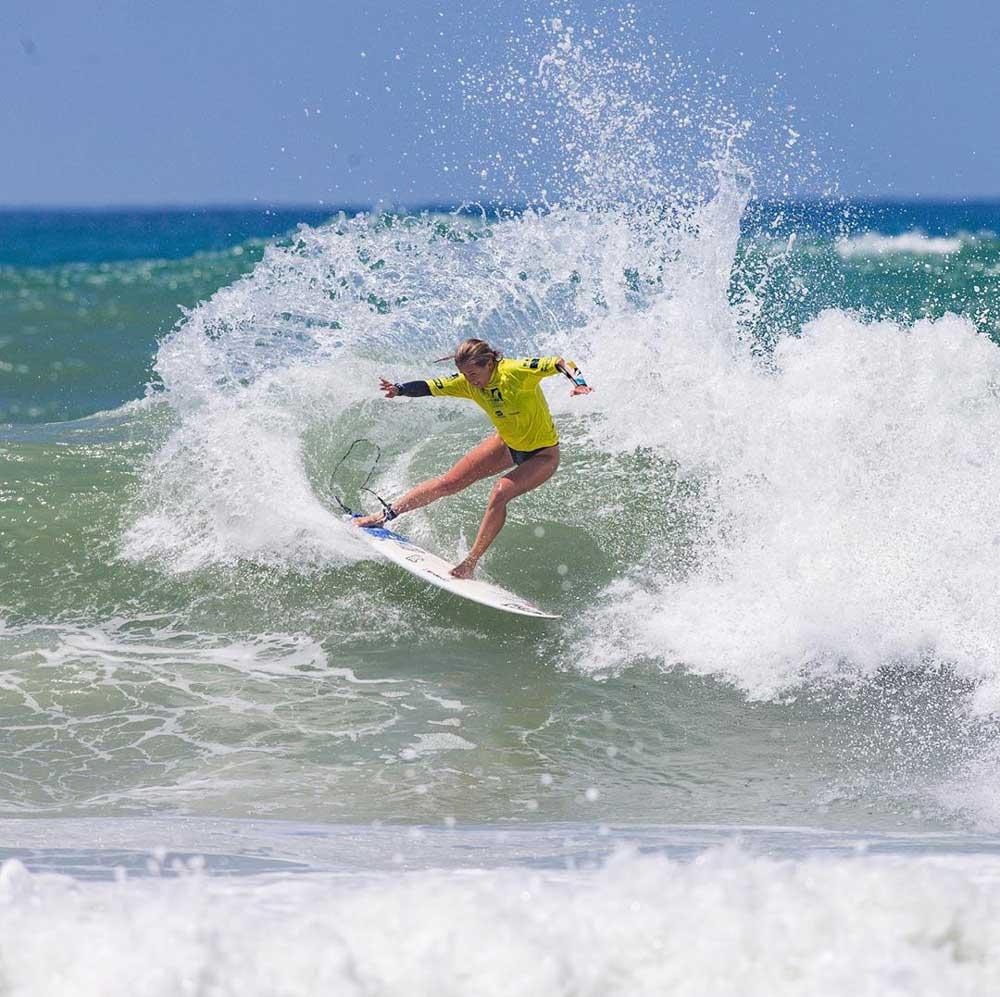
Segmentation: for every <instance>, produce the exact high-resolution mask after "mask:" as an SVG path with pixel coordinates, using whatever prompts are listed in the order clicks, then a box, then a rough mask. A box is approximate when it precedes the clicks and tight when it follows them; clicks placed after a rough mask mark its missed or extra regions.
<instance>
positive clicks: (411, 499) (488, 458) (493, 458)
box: [354, 435, 514, 526]
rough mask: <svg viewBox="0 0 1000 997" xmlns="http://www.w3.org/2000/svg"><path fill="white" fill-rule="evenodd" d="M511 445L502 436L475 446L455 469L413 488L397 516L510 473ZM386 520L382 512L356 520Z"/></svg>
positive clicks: (360, 523) (398, 506)
mask: <svg viewBox="0 0 1000 997" xmlns="http://www.w3.org/2000/svg"><path fill="white" fill-rule="evenodd" d="M513 463H514V462H513V460H511V456H510V451H509V450H508V449H507V444H506V443H504V441H503V440H502V439H500V437H499V435H493V436H489V437H487V438H486V439H485V440H483V442H482V443H480V444H478V445H477V446H474V447H473V448H472V449H471V450H470V451H469V452H468V453H467V454H466V455H465V456H464V457H462V458H461V459H460V460H459V461H458V462H457V463H456V464H455V466H454V467H452V468H451V469H450V470H448V471H445V473H444V474H442V475H440V476H439V477H437V478H431V479H429V480H428V481H423V482H421V483H420V484H419V485H417V486H416V487H414V488H411V489H410V490H409V491H408V492H407V493H406V494H405V495H403V496H402V497H400V498H398V499H397V500H396V501H395V502H393V503H392V507H393V509H395V510H396V513H397V514H399V515H402V514H403V513H404V512H412V511H413V510H414V509H419V508H420V507H421V506H424V505H429V504H430V503H431V502H436V501H437V500H438V499H439V498H444V497H445V496H446V495H454V494H455V493H456V492H460V491H462V489H463V488H468V487H469V485H472V484H475V482H477V481H480V480H481V479H482V478H489V477H491V476H492V475H494V474H499V473H500V472H501V471H506V470H507V468H509V467H510V466H511V465H512V464H513ZM382 520H383V514H382V513H376V514H375V515H374V516H363V517H361V518H359V519H355V520H354V525H355V526H374V525H376V524H377V523H381V522H382Z"/></svg>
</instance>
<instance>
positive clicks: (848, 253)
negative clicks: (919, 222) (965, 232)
mask: <svg viewBox="0 0 1000 997" xmlns="http://www.w3.org/2000/svg"><path fill="white" fill-rule="evenodd" d="M966 241H967V238H964V237H963V236H961V235H955V236H931V235H927V234H926V233H924V232H922V231H920V229H913V230H912V231H910V232H901V233H900V234H899V235H883V234H882V233H881V232H865V233H864V234H862V235H854V236H848V237H846V238H843V239H838V240H837V242H836V244H835V245H836V249H837V254H838V255H839V256H840V257H841V259H852V258H854V257H863V256H892V255H895V254H898V253H911V254H913V255H915V256H950V255H951V254H952V253H957V252H959V251H960V250H961V248H962V246H963V245H964V243H965V242H966Z"/></svg>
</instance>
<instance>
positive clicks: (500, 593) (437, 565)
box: [357, 526, 562, 620]
mask: <svg viewBox="0 0 1000 997" xmlns="http://www.w3.org/2000/svg"><path fill="white" fill-rule="evenodd" d="M357 530H358V533H359V534H360V535H361V536H362V537H364V538H365V540H367V541H368V542H369V543H370V544H371V545H372V546H373V547H374V548H375V549H376V550H377V551H378V552H379V553H380V554H381V555H382V556H383V557H384V558H386V559H387V560H389V561H392V563H393V564H397V565H399V567H401V568H404V569H405V570H406V571H409V572H410V574H411V575H414V576H415V577H416V578H420V579H422V580H423V581H425V582H429V583H430V584H431V585H436V586H437V587H438V588H440V589H444V591H445V592H450V593H451V594H452V595H457V596H461V597H462V598H463V599H468V600H469V601H470V602H476V603H479V605H481V606H489V607H490V608H492V609H498V610H500V611H501V612H503V613H513V614H515V615H516V616H533V617H535V618H536V619H539V620H559V619H562V617H561V616H558V615H555V614H553V613H546V612H545V610H544V609H540V608H539V607H538V606H536V605H534V604H533V603H531V602H529V601H528V600H527V599H522V598H521V597H520V596H519V595H516V594H515V593H513V592H510V591H508V590H507V589H505V588H501V587H500V586H499V585H493V584H492V583H491V582H484V581H480V580H479V579H478V578H452V577H451V575H450V574H449V572H450V571H451V568H452V565H450V564H449V563H448V562H447V561H445V560H444V558H441V557H438V556H437V554H432V553H431V552H430V551H428V550H424V548H423V547H421V546H419V545H418V544H415V543H414V542H413V541H412V540H410V539H409V538H408V537H405V536H403V534H402V533H396V532H395V530H390V529H387V528H386V527H384V526H362V527H357Z"/></svg>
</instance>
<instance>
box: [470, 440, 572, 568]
mask: <svg viewBox="0 0 1000 997" xmlns="http://www.w3.org/2000/svg"><path fill="white" fill-rule="evenodd" d="M558 466H559V447H558V445H557V446H554V447H550V448H548V449H547V450H545V451H543V452H542V453H539V454H536V455H535V456H534V457H532V458H531V459H530V460H526V461H525V462H524V463H523V464H521V465H520V466H519V467H515V468H514V470H513V471H510V472H508V473H507V474H505V475H504V476H503V477H502V478H501V479H500V480H499V481H498V482H497V483H496V484H495V485H494V486H493V491H492V492H491V493H490V501H489V504H488V505H487V506H486V514H485V515H484V516H483V521H482V523H481V524H480V526H479V533H478V534H477V535H476V542H475V543H474V544H473V545H472V550H470V551H469V555H468V557H466V559H465V560H464V561H463V562H462V563H461V564H457V565H455V567H454V568H452V569H451V574H452V575H453V576H454V577H455V578H471V577H472V573H473V572H474V571H475V570H476V565H477V564H478V563H479V559H480V558H481V557H482V556H483V554H485V553H486V551H487V549H488V548H489V546H490V544H491V543H493V541H494V540H496V537H497V534H498V533H499V532H500V530H501V529H502V528H503V524H504V522H505V521H506V519H507V503H508V502H510V501H511V500H512V499H515V498H517V496H518V495H523V494H524V493H525V492H530V491H531V490H532V489H533V488H537V487H538V486H539V485H541V484H544V483H545V482H546V481H548V480H549V478H551V477H552V475H553V474H555V473H556V468H557V467H558Z"/></svg>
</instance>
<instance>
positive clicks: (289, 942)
mask: <svg viewBox="0 0 1000 997" xmlns="http://www.w3.org/2000/svg"><path fill="white" fill-rule="evenodd" d="M566 46H567V47H565V48H564V47H563V43H562V42H560V43H559V47H558V48H557V52H556V54H557V55H558V54H559V53H564V52H568V51H570V49H571V48H572V45H571V42H566ZM553 58H555V57H553ZM581 59H582V57H581ZM566 62H567V65H568V66H569V69H568V70H566V73H567V74H568V75H564V76H562V77H559V79H560V81H561V82H560V85H559V86H558V87H556V86H553V87H551V88H550V89H549V91H548V94H549V97H550V98H551V99H552V100H554V101H555V103H556V106H557V107H561V108H566V107H572V108H575V109H576V111H578V112H579V114H580V115H581V116H582V119H583V120H584V123H585V124H587V123H589V124H593V123H594V120H595V119H594V117H593V116H594V115H596V116H597V117H598V118H600V116H601V115H603V114H606V113H612V112H613V113H616V114H617V113H620V104H619V105H616V104H615V103H614V102H613V101H608V102H604V103H593V102H590V103H588V102H586V101H582V102H581V101H576V103H574V100H575V99H576V97H578V96H579V95H580V94H581V93H584V92H588V91H586V88H587V86H590V85H592V84H594V80H595V79H596V81H597V83H599V84H600V86H601V87H602V88H603V89H602V90H601V92H602V93H604V92H606V91H607V88H608V86H610V84H609V83H608V81H609V79H610V78H611V76H613V75H614V74H613V72H612V70H614V72H618V71H621V65H619V64H615V65H613V66H612V65H611V64H610V63H602V64H600V65H599V66H598V67H597V69H598V70H600V72H598V71H597V70H593V71H592V72H591V71H588V72H589V73H590V75H588V73H587V72H583V71H582V70H580V69H579V67H580V65H582V64H583V63H582V62H581V61H580V60H579V59H578V60H577V61H576V62H573V61H572V60H570V59H569V57H568V56H567V57H566ZM544 65H550V66H551V63H549V64H546V63H544V61H543V66H544ZM602 67H603V68H602ZM609 67H610V68H609ZM570 70H572V72H570ZM540 72H541V70H540ZM573 73H576V74H577V75H575V76H574V75H573ZM595 74H596V75H595ZM672 81H673V82H676V81H675V80H674V79H673V78H671V80H668V82H672ZM553 95H554V96H553ZM630 106H631V105H630ZM649 106H652V105H649ZM616 107H618V110H615V108H616ZM608 108H611V111H609V110H608ZM567 114H568V112H567ZM676 117H677V116H676V115H675V118H676ZM640 119H641V121H640V124H641V126H642V127H639V126H636V127H634V128H631V130H630V129H629V128H616V129H605V130H604V131H603V132H602V134H603V135H604V140H603V144H601V143H598V144H597V146H596V147H595V148H588V149H587V150H585V151H586V155H585V156H581V153H580V148H579V141H578V139H579V134H581V133H583V132H585V131H586V129H584V128H582V127H581V128H580V129H578V130H577V131H572V129H569V125H567V124H566V121H567V120H568V119H567V118H559V119H558V121H557V123H559V122H561V123H562V124H563V125H564V126H565V128H564V132H565V133H567V134H568V132H566V131H565V130H566V129H569V131H570V132H572V136H575V138H574V139H573V142H572V143H570V142H567V145H566V148H567V150H572V155H571V156H570V159H572V162H573V163H574V164H575V166H574V169H573V170H567V171H565V172H564V174H563V177H564V178H565V176H569V175H570V174H572V176H573V177H574V178H575V179H574V184H575V186H574V187H573V189H572V192H571V194H568V195H566V196H565V197H561V198H558V199H557V198H556V197H555V196H554V195H552V196H548V197H546V198H540V199H536V200H530V199H525V200H524V201H522V202H521V203H518V204H516V206H514V207H512V208H504V207H502V206H500V205H499V204H487V205H478V204H469V203H455V204H451V205H436V206H433V207H428V208H426V209H422V210H416V209H410V210H403V209H401V208H391V207H386V208H377V209H370V210H367V211H360V210H358V209H356V208H349V207H347V206H345V207H344V209H343V210H341V209H339V208H330V207H316V206H314V207H309V208H301V209H296V208H293V207H284V208H280V209H263V208H261V209H250V208H190V209H180V208H172V209H171V208H163V209H153V208H149V209H118V210H89V211H82V210H81V211H71V210H5V211H2V212H0V552H2V555H0V567H2V570H0V714H2V718H3V725H2V731H3V748H4V750H3V752H2V754H0V861H2V865H0V994H10V995H12V997H14V995H17V997H21V995H29V994H30V995H35V994H73V995H81V997H86V995H94V997H97V995H101V997H108V995H115V994H122V995H126V994H127V995H130V997H131V995H139V994H141V995H147V994H148V995H156V997H160V995H164V997H165V995H176V994H198V995H205V997H218V995H230V994H232V995H236V994H239V995H276V994H281V995H289V997H293V995H307V994H309V995H312V994H318V993H330V994H347V995H354V994H357V995H362V994H435V995H438V994H455V995H466V994H504V995H510V994H524V995H534V994H545V995H555V994H567V995H570V994H572V995H595V997H596V995H606V994H622V995H636V994H663V993H670V994H692V995H695V994H698V995H702V994H761V995H765V994H766V995H775V994H786V993H787V994H800V993H810V994H831V995H834V994H843V993H847V992H852V993H858V994H873V995H874V994H880V995H881V994H942V993H947V994H977V995H978V994H982V993H988V992H993V991H995V990H996V989H997V987H998V985H1000V795H998V793H997V789H996V772H997V764H998V757H1000V724H998V716H1000V607H998V604H997V592H998V591H1000V561H998V552H1000V526H998V524H1000V307H998V301H1000V294H998V291H1000V203H960V204H950V203H925V202H920V201H914V202H891V201H858V200H849V199H845V198H843V197H840V196H838V195H837V194H836V192H835V191H832V192H828V193H827V194H826V195H824V196H822V197H817V198H816V199H810V200H800V199H795V198H794V197H791V196H780V194H775V193H774V192H773V191H772V190H770V189H769V187H768V184H767V183H766V181H767V177H768V175H769V174H768V170H769V169H770V170H771V173H772V175H773V173H774V164H773V162H772V161H770V160H768V158H767V156H766V155H764V154H763V153H762V152H761V151H760V150H759V149H757V151H756V152H753V151H752V150H751V151H750V152H748V153H747V154H746V156H745V158H744V159H740V158H739V155H740V154H739V152H738V150H737V151H734V147H733V142H732V141H730V139H732V134H731V133H730V134H729V135H728V136H726V137H725V141H723V142H722V144H721V146H719V147H718V148H717V150H716V151H717V152H718V155H717V156H716V158H714V159H713V158H706V159H700V160H699V165H698V167H697V170H696V173H697V181H696V182H695V181H694V180H691V181H690V182H688V179H686V178H685V176H684V175H683V174H684V170H682V169H681V168H680V166H679V165H677V163H676V162H675V163H674V166H673V167H671V168H670V169H664V170H663V171H661V172H660V173H655V169H659V167H657V166H656V163H657V162H659V160H658V159H657V154H658V150H659V152H662V151H663V149H662V148H661V146H659V145H657V144H656V143H657V142H659V141H660V140H661V139H663V138H664V134H665V133H662V132H657V131H656V130H655V129H651V128H650V127H649V126H648V121H649V120H650V119H649V116H648V115H646V114H645V111H644V112H643V114H642V115H640ZM677 120H678V121H682V119H680V118H677ZM713 120H714V119H713ZM633 124H634V122H633ZM677 127H681V125H677ZM683 127H684V128H687V127H688V126H687V125H683ZM779 131H780V130H779ZM684 134H685V136H686V135H687V134H688V133H687V132H686V131H685V132H684ZM704 134H705V135H706V136H710V137H711V138H710V139H706V141H710V142H714V141H715V140H716V139H717V138H718V131H717V130H713V129H712V128H708V127H706V129H705V133H704ZM782 134H784V133H782ZM790 134H791V135H792V136H793V137H792V138H789V139H787V141H786V142H785V144H784V145H783V146H780V148H785V146H787V147H788V148H789V149H791V148H792V147H793V146H794V151H795V154H796V155H797V154H798V150H800V149H801V148H802V146H803V145H804V144H805V141H804V140H803V141H802V142H801V143H799V144H798V145H796V144H795V143H796V142H797V141H798V133H797V132H791V133H790ZM685 142H687V139H686V138H685ZM649 143H652V146H650V144H649ZM668 145H669V143H668ZM737 147H738V143H737ZM670 148H673V149H675V150H680V152H683V151H684V150H690V146H689V145H685V144H684V143H681V144H679V145H676V146H670ZM616 150H617V152H616ZM622 150H624V151H623V152H622ZM680 152H679V153H678V155H679V156H680ZM567 154H568V155H569V153H567ZM616 155H617V156H618V158H617V159H616V158H615V156H616ZM789 155H791V153H789ZM681 158H683V157H681ZM696 158H697V157H696ZM568 161H569V160H568ZM678 162H679V160H678ZM769 164H770V165H769ZM654 168H655V169H654ZM692 169H694V168H692ZM637 171H638V172H637ZM651 171H653V172H651ZM654 173H655V175H654ZM640 174H641V175H640ZM693 175H694V174H692V176H693ZM640 181H641V182H640ZM654 181H655V182H654ZM771 186H772V187H773V186H774V185H773V184H772V185H771ZM779 186H780V184H779ZM765 194H766V196H765ZM470 336H478V337H481V338H485V339H488V340H489V341H490V342H492V343H493V344H495V345H496V346H498V347H499V348H501V349H502V350H503V351H504V353H505V354H507V355H509V356H538V355H549V354H560V355H565V356H569V357H572V358H573V359H574V360H576V361H577V362H578V363H579V364H580V366H581V367H582V369H583V371H584V373H585V374H586V376H587V378H588V381H589V382H590V384H591V385H592V386H593V387H594V389H595V390H594V393H593V394H592V395H589V396H586V397H582V398H580V397H578V398H570V397H569V393H568V385H567V384H566V383H565V382H558V381H557V380H556V379H553V380H551V381H547V382H545V386H546V392H547V397H548V398H549V401H550V404H551V407H552V410H553V414H554V418H555V421H556V423H557V425H558V427H559V430H560V435H561V439H562V464H561V466H560V469H559V471H558V473H557V475H556V476H555V477H554V478H553V479H552V480H551V481H550V482H548V483H547V484H546V485H544V487H542V488H540V489H538V490H537V491H534V492H531V493H530V494H528V495H525V496H523V497H521V498H519V499H518V500H517V501H516V502H515V503H514V504H512V505H511V507H510V510H509V514H508V521H507V525H506V527H505V528H504V530H503V532H502V533H501V535H500V537H499V539H498V540H497V542H496V544H495V545H494V547H493V548H492V549H491V551H490V552H489V554H488V556H487V557H486V558H485V559H484V561H483V562H482V565H481V569H480V570H481V572H482V574H483V576H484V577H487V578H489V579H491V580H493V581H496V582H497V583H499V584H502V585H504V586H507V587H510V588H512V589H513V590H515V591H517V592H519V593H521V594H522V595H524V596H525V597H527V598H529V599H531V600H533V601H535V602H537V603H538V604H539V605H541V606H543V607H545V608H546V609H548V610H550V611H552V612H555V613H558V614H561V617H562V619H561V620H559V621H555V622H546V621H537V620H531V619H524V618H519V617H510V616H505V615H502V614H499V613H496V612H494V611H491V610H489V609H486V608H484V607H480V606H476V605H472V604H467V603H464V602H461V601H458V600H456V599H453V598H451V597H449V596H448V595H447V594H445V593H442V592H440V591H438V590H436V589H433V588H430V587H428V586H425V585H423V584H422V583H420V582H419V581H418V580H416V579H414V578H412V577H410V576H409V575H407V574H405V573H403V572H400V571H399V570H398V569H397V568H395V567H394V566H392V565H391V564H389V563H385V562H382V561H378V560H373V559H372V554H371V550H370V548H368V547H367V546H366V545H364V544H363V543H362V542H361V541H359V540H358V539H357V537H356V536H355V535H354V534H353V533H352V530H351V528H350V527H349V526H347V525H346V524H345V523H344V521H343V520H342V518H341V516H340V514H339V512H338V508H337V504H336V501H335V499H334V495H335V494H337V495H341V496H343V497H345V498H346V499H347V501H349V502H350V503H352V504H355V505H357V506H358V507H362V508H371V507H372V502H373V501H374V500H373V499H372V498H371V497H370V495H368V494H367V493H366V492H365V491H364V490H363V487H364V482H365V480H366V477H367V476H368V474H369V472H372V477H371V481H372V487H374V488H375V489H377V490H378V491H379V493H380V494H384V495H387V496H393V495H398V494H399V493H400V492H401V491H402V490H404V489H406V488H407V487H409V486H410V485H412V484H414V483H415V482H417V481H419V480H422V479H424V478H427V477H429V476H433V475H436V474H439V473H441V472H443V471H444V470H446V469H447V468H448V467H449V466H450V465H451V464H452V463H454V462H455V461H456V460H457V459H458V458H459V457H460V456H461V455H462V454H463V453H465V452H466V451H467V450H468V448H469V447H471V446H473V445H474V444H476V443H477V442H478V441H480V440H481V439H482V438H483V437H484V436H485V435H486V433H487V426H486V424H485V422H484V420H483V419H482V416H481V413H480V412H479V410H478V409H477V408H475V407H474V406H471V405H467V404H463V403H461V402H459V401H448V400H435V399H397V400H393V401H388V400H386V399H384V398H382V397H381V395H380V394H379V392H378V378H379V377H380V376H384V377H387V378H389V379H390V380H406V379H413V378H419V377H425V376H429V375H430V374H431V373H432V372H435V371H441V370H443V369H445V367H443V366H440V365H439V366H435V365H434V364H433V362H432V361H433V360H434V359H435V358H436V357H440V356H442V355H446V354H449V353H451V352H453V350H454V347H455V344H456V342H458V341H459V340H461V339H464V338H466V337H470ZM358 439H362V440H365V441H368V442H367V443H366V444H365V445H362V446H360V447H356V448H355V449H354V451H352V456H351V458H350V459H348V460H347V461H345V462H344V463H343V465H342V466H340V467H339V469H338V468H337V465H338V461H339V460H340V458H341V457H342V456H343V455H344V454H345V452H347V451H348V448H349V447H350V445H351V444H352V443H353V442H354V441H355V440H358ZM376 448H377V449H376ZM379 454H380V456H378V455H379ZM377 456H378V460H377V462H376V457H377ZM335 470H336V473H334V472H335ZM488 489H489V484H488V483H485V482H484V483H481V484H479V485H476V486H474V487H472V488H470V489H468V490H467V491H465V492H463V493H461V494H459V495H456V496H453V497H451V498H449V499H446V500H443V501H441V502H440V503H438V504H436V505H434V506H432V507H428V508H425V509H423V510H420V511H418V512H416V513H413V514H410V515H408V516H406V517H405V518H402V519H401V520H400V522H399V527H400V529H401V530H404V531H405V532H406V533H407V534H409V535H411V536H413V537H414V538H415V539H416V540H417V541H418V542H420V543H421V544H424V545H425V546H427V547H429V548H431V549H433V550H435V551H437V552H439V553H441V554H442V555H443V556H445V557H447V558H452V559H456V560H457V559H459V558H461V557H462V556H463V554H464V553H465V552H466V551H467V550H468V546H469V544H470V543H471V541H472V539H473V537H474V536H475V531H476V528H477V526H478V523H479V518H480V516H481V513H482V510H483V506H484V503H485V500H486V495H487V494H488Z"/></svg>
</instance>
